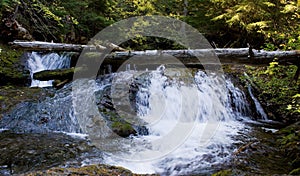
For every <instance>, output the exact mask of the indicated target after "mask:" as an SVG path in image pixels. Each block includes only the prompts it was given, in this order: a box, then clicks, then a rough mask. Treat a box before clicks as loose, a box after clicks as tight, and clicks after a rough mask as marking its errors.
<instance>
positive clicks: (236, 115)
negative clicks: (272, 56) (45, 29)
mask: <svg viewBox="0 0 300 176" xmlns="http://www.w3.org/2000/svg"><path fill="white" fill-rule="evenodd" d="M45 60H47V62H45ZM58 60H59V61H60V62H57V61H58ZM53 62H55V63H56V64H53ZM28 67H29V68H30V71H31V74H33V73H35V72H37V71H41V70H45V69H56V68H68V67H70V58H69V57H68V55H66V54H62V55H58V54H53V53H50V54H46V55H41V54H39V53H32V55H31V57H30V59H29V60H28ZM128 68H130V67H128ZM51 84H52V82H51V81H48V82H39V81H36V80H33V81H32V84H31V86H32V87H35V86H39V87H49V86H51ZM248 93H249V95H250V96H251V98H252V101H254V103H255V106H256V110H253V108H251V107H250V103H249V102H248V101H249V99H247V98H246V92H243V91H242V90H241V89H240V88H239V87H237V86H235V84H234V82H233V81H232V80H231V79H230V77H229V76H226V75H219V74H217V73H206V72H204V71H201V70H197V71H191V70H188V69H183V68H168V67H167V66H163V65H162V66H159V67H158V68H157V69H155V70H145V71H137V70H132V69H131V70H130V69H127V70H125V71H122V72H117V73H111V74H106V75H102V76H99V77H98V78H97V79H96V80H92V79H79V80H75V81H73V82H72V83H68V84H66V85H65V86H64V87H63V88H61V89H59V90H56V92H55V95H54V96H52V97H47V98H46V99H45V100H43V101H40V102H23V103H20V104H18V105H16V107H15V108H14V109H13V110H12V111H11V112H10V113H9V114H7V115H5V116H4V117H3V118H2V119H1V121H0V129H1V132H0V139H1V144H0V145H1V147H0V158H1V159H0V175H12V174H19V173H25V172H28V171H34V170H44V169H48V168H51V167H54V166H60V167H79V166H85V165H90V164H99V163H101V164H108V165H115V166H122V167H124V168H127V169H129V170H131V171H132V172H133V173H142V174H151V173H157V174H161V175H192V174H200V175H207V174H211V173H215V172H217V171H219V170H223V169H228V168H233V166H234V167H239V168H238V170H239V169H240V168H243V167H245V170H246V165H247V162H248V161H247V160H248V159H247V157H246V158H245V157H244V156H243V155H242V157H241V158H237V156H238V155H239V153H240V151H239V150H240V149H241V147H242V146H245V145H247V144H248V143H251V144H257V143H259V142H260V139H259V137H260V136H264V135H272V133H273V132H274V131H276V129H274V128H276V123H273V122H272V121H269V120H268V119H267V115H266V113H265V112H264V111H263V109H262V107H261V106H260V104H259V102H258V101H257V99H256V98H255V97H254V95H253V93H252V91H251V88H249V90H248ZM253 111H257V112H253ZM115 114H117V115H118V118H120V119H118V120H120V121H124V120H125V121H126V122H128V123H129V124H131V125H132V127H133V128H134V130H135V131H136V133H135V134H132V135H129V136H128V137H126V138H124V137H121V136H120V135H117V134H115V132H114V131H113V130H112V126H113V122H111V119H113V120H114V118H116V117H115ZM254 146H255V145H254ZM254 148H255V147H254ZM258 150H259V149H258ZM262 150H267V149H262ZM274 150H275V149H274ZM275 158H276V157H275ZM275 160H276V159H275ZM252 162H253V161H252ZM248 164H249V163H248ZM251 166H252V167H253V168H254V171H255V172H254V173H255V174H266V173H269V171H268V170H263V169H261V168H260V167H258V166H255V163H252V165H251ZM255 169H257V170H255ZM239 171H240V170H239ZM278 172H283V173H284V170H280V169H279V171H278ZM275 173H276V172H275Z"/></svg>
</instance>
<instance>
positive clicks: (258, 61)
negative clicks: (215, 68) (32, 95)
mask: <svg viewBox="0 0 300 176" xmlns="http://www.w3.org/2000/svg"><path fill="white" fill-rule="evenodd" d="M11 44H12V46H13V47H15V48H24V49H26V50H31V51H76V52H81V51H84V52H94V53H98V55H101V51H103V50H105V49H110V50H112V51H113V52H112V53H110V54H108V55H106V56H105V59H106V61H105V62H107V63H109V62H112V63H123V62H124V61H126V60H128V59H129V58H132V57H151V58H153V57H156V58H159V59H158V60H161V61H162V62H164V61H165V60H164V59H165V58H167V59H169V58H170V57H169V56H173V57H175V58H177V59H179V60H180V61H181V62H182V63H184V64H190V65H192V64H195V63H199V61H200V62H201V64H204V65H205V64H218V63H220V62H221V63H222V64H236V63H238V64H253V65H265V64H268V63H270V62H272V61H273V59H274V58H277V59H278V62H279V63H280V64H282V63H283V64H297V63H298V62H299V58H300V50H294V51H265V50H255V49H252V48H251V47H249V48H216V49H188V50H146V51H126V50H124V49H123V48H121V47H119V46H117V45H115V44H111V43H110V44H107V47H105V46H101V45H77V44H66V43H49V42H39V41H34V42H24V41H14V42H12V43H11ZM216 56H218V57H216ZM99 58H100V57H99ZM199 58H200V60H199Z"/></svg>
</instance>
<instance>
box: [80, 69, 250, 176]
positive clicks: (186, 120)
mask: <svg viewBox="0 0 300 176" xmlns="http://www.w3.org/2000/svg"><path fill="white" fill-rule="evenodd" d="M162 70H163V69H162V68H159V69H158V70H157V71H153V72H151V74H150V82H151V83H150V85H148V86H145V87H143V88H141V89H140V90H139V92H138V93H137V103H138V116H139V118H141V119H143V120H144V121H145V122H147V128H148V130H149V135H146V136H135V137H132V138H130V139H127V140H128V141H129V142H128V141H121V143H118V149H120V148H121V149H120V150H119V151H118V152H116V153H107V155H106V156H105V157H104V158H105V161H104V162H105V163H106V164H111V165H116V166H122V167H125V168H127V169H130V170H131V171H133V172H134V173H144V174H146V173H160V174H162V175H186V174H191V173H193V174H195V173H201V172H204V173H207V172H209V170H210V169H212V168H214V167H218V165H220V164H222V163H226V162H227V161H229V160H230V159H231V157H232V153H234V151H235V150H236V149H235V148H234V146H233V143H235V142H238V141H236V139H235V140H234V139H233V137H234V136H236V135H237V134H238V133H239V132H241V131H243V130H246V128H245V125H244V124H243V122H242V121H243V120H249V119H248V118H247V117H246V112H248V106H247V103H246V99H245V96H244V93H243V92H242V91H240V90H239V89H238V88H235V87H234V86H233V84H232V83H231V82H230V81H229V80H225V79H224V78H223V77H222V76H217V75H210V76H207V75H206V74H205V73H204V72H202V71H199V72H198V73H197V74H196V75H195V77H194V80H195V83H185V82H184V81H180V80H178V79H177V78H173V79H171V78H170V77H168V76H164V73H163V71H162ZM128 80H130V79H128ZM94 162H99V161H94ZM91 163H93V161H91V160H90V159H89V160H86V164H91Z"/></svg>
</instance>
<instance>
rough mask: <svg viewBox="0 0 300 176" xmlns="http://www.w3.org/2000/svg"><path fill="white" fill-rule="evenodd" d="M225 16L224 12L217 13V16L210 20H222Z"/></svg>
mask: <svg viewBox="0 0 300 176" xmlns="http://www.w3.org/2000/svg"><path fill="white" fill-rule="evenodd" d="M225 16H226V14H222V15H219V16H216V17H214V18H213V19H212V21H217V20H222V19H224V18H225Z"/></svg>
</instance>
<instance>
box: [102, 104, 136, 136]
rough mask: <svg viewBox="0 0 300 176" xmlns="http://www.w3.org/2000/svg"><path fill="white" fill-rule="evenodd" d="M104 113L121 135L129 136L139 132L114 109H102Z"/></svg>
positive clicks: (110, 124)
mask: <svg viewBox="0 0 300 176" xmlns="http://www.w3.org/2000/svg"><path fill="white" fill-rule="evenodd" d="M100 112H102V114H103V115H104V116H105V117H106V118H107V120H108V124H109V126H110V128H111V129H112V130H113V132H115V133H116V134H118V135H119V136H121V137H128V136H130V135H135V134H136V133H137V132H136V131H135V129H134V128H133V127H132V125H131V124H130V123H128V122H126V121H125V120H124V119H123V118H122V117H120V116H119V115H118V114H117V113H116V112H114V111H107V110H104V109H102V110H100Z"/></svg>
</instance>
